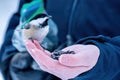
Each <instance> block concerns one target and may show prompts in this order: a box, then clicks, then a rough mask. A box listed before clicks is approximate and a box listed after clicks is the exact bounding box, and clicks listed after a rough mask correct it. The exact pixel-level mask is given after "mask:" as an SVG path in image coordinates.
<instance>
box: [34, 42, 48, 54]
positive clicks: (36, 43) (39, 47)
mask: <svg viewBox="0 0 120 80" xmlns="http://www.w3.org/2000/svg"><path fill="white" fill-rule="evenodd" d="M34 44H35V45H36V47H37V48H38V49H40V50H42V51H44V52H45V53H46V54H47V55H48V56H50V52H49V51H47V50H44V49H43V48H42V47H41V46H40V44H39V42H38V41H36V40H34Z"/></svg>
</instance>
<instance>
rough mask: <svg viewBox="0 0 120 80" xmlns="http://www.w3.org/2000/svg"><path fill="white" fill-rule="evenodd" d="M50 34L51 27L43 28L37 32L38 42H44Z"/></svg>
mask: <svg viewBox="0 0 120 80" xmlns="http://www.w3.org/2000/svg"><path fill="white" fill-rule="evenodd" d="M48 32H49V26H46V27H45V28H42V29H40V30H38V31H37V32H36V38H37V40H38V41H40V42H42V40H43V39H44V38H45V37H46V35H47V34H48Z"/></svg>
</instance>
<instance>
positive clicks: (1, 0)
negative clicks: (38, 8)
mask: <svg viewBox="0 0 120 80" xmlns="http://www.w3.org/2000/svg"><path fill="white" fill-rule="evenodd" d="M18 3H19V0H0V48H1V45H2V42H3V39H4V34H5V31H6V28H7V26H8V22H9V19H10V17H11V15H12V14H13V13H14V12H15V11H16V10H17V8H18ZM0 80H3V79H2V75H1V73H0Z"/></svg>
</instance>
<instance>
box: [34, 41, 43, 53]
mask: <svg viewBox="0 0 120 80" xmlns="http://www.w3.org/2000/svg"><path fill="white" fill-rule="evenodd" d="M34 44H35V45H36V47H37V48H38V49H40V50H42V51H44V49H43V48H42V47H41V46H40V44H39V42H38V41H36V40H34Z"/></svg>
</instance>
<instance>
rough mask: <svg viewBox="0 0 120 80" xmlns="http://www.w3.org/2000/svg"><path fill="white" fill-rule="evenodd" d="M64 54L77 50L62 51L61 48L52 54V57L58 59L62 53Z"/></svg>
mask: <svg viewBox="0 0 120 80" xmlns="http://www.w3.org/2000/svg"><path fill="white" fill-rule="evenodd" d="M62 54H75V52H74V51H69V50H68V51H61V50H60V51H55V52H53V53H52V54H51V57H52V58H53V59H55V60H58V59H59V57H60V55H62Z"/></svg>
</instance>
